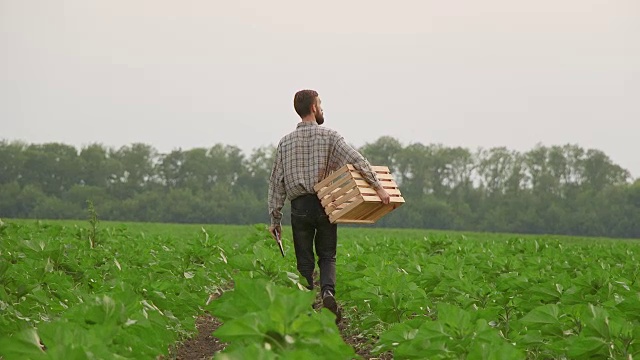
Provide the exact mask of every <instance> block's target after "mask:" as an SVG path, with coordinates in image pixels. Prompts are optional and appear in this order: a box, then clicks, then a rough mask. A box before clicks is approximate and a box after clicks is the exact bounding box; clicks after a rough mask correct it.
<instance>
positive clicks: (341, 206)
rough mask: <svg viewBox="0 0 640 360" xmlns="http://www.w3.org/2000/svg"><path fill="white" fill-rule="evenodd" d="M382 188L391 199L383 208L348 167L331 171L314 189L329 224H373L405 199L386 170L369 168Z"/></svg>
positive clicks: (367, 186) (364, 183)
mask: <svg viewBox="0 0 640 360" xmlns="http://www.w3.org/2000/svg"><path fill="white" fill-rule="evenodd" d="M372 168H373V171H374V172H375V173H376V174H377V176H378V180H379V181H380V183H381V184H382V187H383V188H384V189H385V190H387V192H388V193H389V195H390V196H391V199H390V201H389V204H387V205H385V204H383V203H382V200H380V197H378V194H377V193H376V191H375V190H374V189H373V188H372V187H371V186H370V185H369V183H367V182H366V181H365V180H364V178H363V177H362V175H361V174H360V172H359V171H357V170H356V169H355V168H354V167H353V165H351V164H347V165H345V166H343V167H342V168H340V169H338V170H336V171H334V172H333V173H332V174H331V175H329V176H328V177H327V178H326V179H324V180H322V181H321V182H319V183H318V184H317V185H316V186H314V190H315V191H316V193H317V195H318V198H320V200H321V201H322V206H324V210H325V212H326V213H327V215H329V220H330V221H331V222H332V223H340V224H373V223H375V222H376V221H378V220H379V219H380V218H382V217H383V216H385V215H386V214H388V213H389V212H391V211H393V210H395V209H396V208H398V207H399V206H401V205H402V204H404V199H403V198H402V194H401V193H400V189H398V184H396V182H395V181H394V180H393V175H392V174H391V172H390V171H389V168H388V167H386V166H372Z"/></svg>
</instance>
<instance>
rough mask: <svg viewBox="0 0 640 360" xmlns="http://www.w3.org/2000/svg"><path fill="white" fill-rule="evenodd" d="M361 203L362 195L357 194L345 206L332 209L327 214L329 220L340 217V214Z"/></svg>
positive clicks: (332, 220)
mask: <svg viewBox="0 0 640 360" xmlns="http://www.w3.org/2000/svg"><path fill="white" fill-rule="evenodd" d="M362 203H363V200H362V197H360V196H358V197H356V199H355V200H354V201H353V202H351V203H350V204H349V205H347V206H345V207H344V208H343V209H342V210H338V211H333V212H332V213H331V214H330V215H329V221H331V222H334V221H335V220H336V219H338V218H340V215H342V214H344V213H347V212H348V211H349V210H351V209H353V208H355V207H356V206H358V205H360V204H362Z"/></svg>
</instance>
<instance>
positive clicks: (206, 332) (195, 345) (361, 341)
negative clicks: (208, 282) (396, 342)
mask: <svg viewBox="0 0 640 360" xmlns="http://www.w3.org/2000/svg"><path fill="white" fill-rule="evenodd" d="M320 306H322V305H321V301H320V298H319V297H318V298H317V300H316V303H315V304H314V307H315V308H316V309H317V308H319V307H320ZM341 310H342V311H343V314H344V311H345V309H341ZM220 325H222V323H221V322H220V321H219V320H218V319H216V318H215V317H213V316H211V315H210V314H204V315H202V316H200V317H198V319H197V320H196V328H197V330H198V333H197V334H196V336H194V337H193V338H191V339H188V340H186V341H185V342H183V343H182V344H178V345H177V347H176V349H175V350H174V351H172V352H171V353H172V355H170V356H169V358H174V356H175V359H178V360H205V359H207V360H208V359H211V357H212V356H213V355H214V354H215V353H216V352H219V351H222V350H224V348H225V346H226V344H225V343H222V342H220V340H218V339H217V338H215V337H213V336H212V335H211V334H212V333H213V331H215V330H216V329H217V328H218V327H219V326H220ZM337 325H338V329H340V334H341V335H342V338H343V339H344V341H345V342H346V343H347V344H349V345H351V346H352V347H353V348H354V350H355V351H356V354H358V355H360V356H362V357H363V358H364V359H367V360H376V359H379V360H388V359H393V356H392V355H391V354H388V353H384V354H381V355H380V356H374V355H372V354H371V345H369V344H368V343H367V339H365V338H364V337H362V336H359V335H358V334H349V333H350V331H349V324H348V322H347V320H346V319H345V316H343V318H342V320H341V321H340V322H339V323H338V324H337Z"/></svg>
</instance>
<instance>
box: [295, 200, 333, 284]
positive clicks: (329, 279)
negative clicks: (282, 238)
mask: <svg viewBox="0 0 640 360" xmlns="http://www.w3.org/2000/svg"><path fill="white" fill-rule="evenodd" d="M291 228H292V230H293V245H294V248H295V251H296V261H297V268H298V271H299V272H300V275H302V276H303V277H304V278H305V279H307V281H308V282H309V285H310V288H313V270H314V269H315V261H314V260H315V257H314V253H313V246H314V241H315V249H316V254H317V255H318V267H319V268H320V286H321V291H322V292H324V291H325V290H331V291H332V292H333V293H334V294H335V286H336V245H337V243H338V226H337V225H336V224H332V223H330V222H329V217H328V216H327V215H326V214H325V212H324V209H323V208H322V204H321V203H320V199H318V197H317V196H316V195H315V194H310V195H303V196H300V197H297V198H295V199H293V200H292V201H291Z"/></svg>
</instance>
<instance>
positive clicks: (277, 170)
mask: <svg viewBox="0 0 640 360" xmlns="http://www.w3.org/2000/svg"><path fill="white" fill-rule="evenodd" d="M286 196H287V194H286V191H285V187H284V168H283V164H282V155H281V149H280V146H278V148H277V149H276V159H275V161H274V163H273V168H272V169H271V176H270V178H269V196H268V203H269V204H268V205H269V216H270V218H271V228H274V227H279V226H280V223H281V221H282V208H283V207H284V201H285V199H286Z"/></svg>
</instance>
